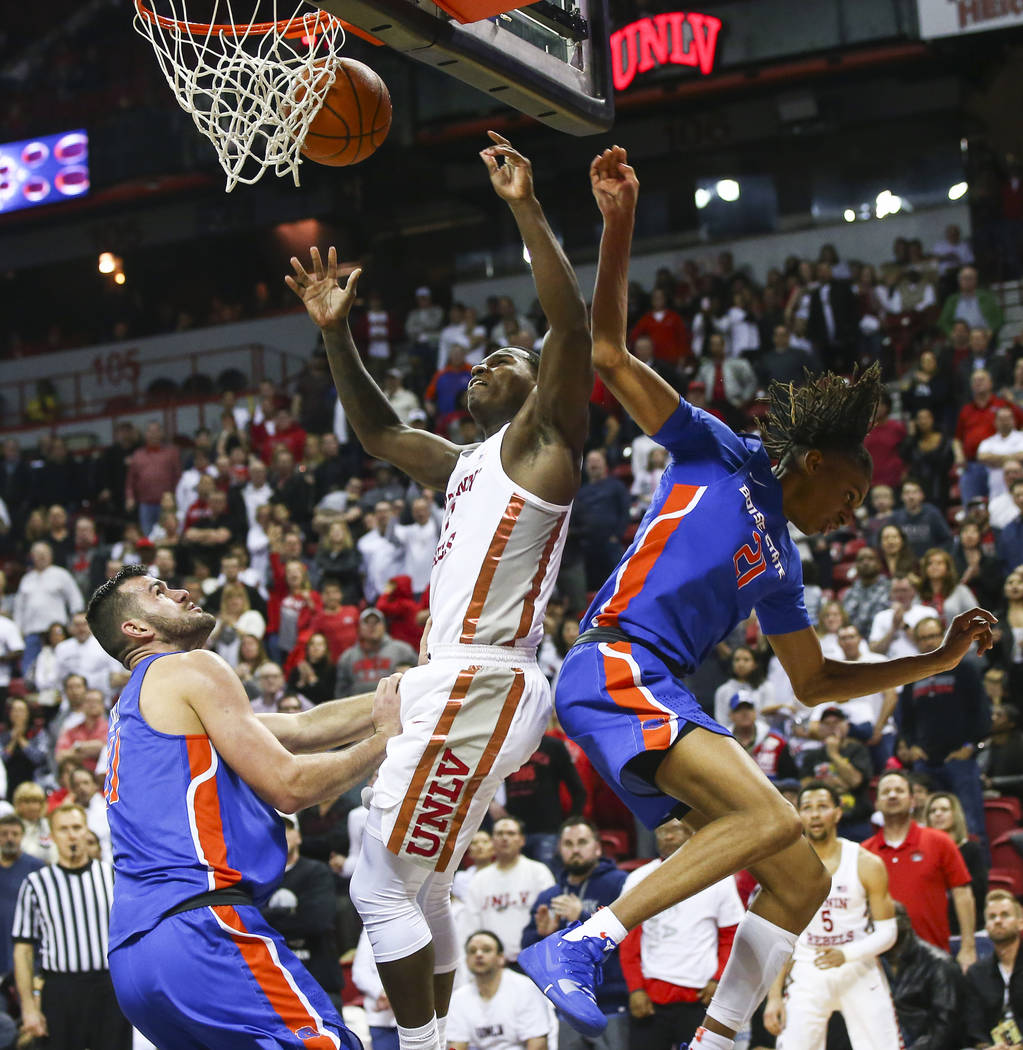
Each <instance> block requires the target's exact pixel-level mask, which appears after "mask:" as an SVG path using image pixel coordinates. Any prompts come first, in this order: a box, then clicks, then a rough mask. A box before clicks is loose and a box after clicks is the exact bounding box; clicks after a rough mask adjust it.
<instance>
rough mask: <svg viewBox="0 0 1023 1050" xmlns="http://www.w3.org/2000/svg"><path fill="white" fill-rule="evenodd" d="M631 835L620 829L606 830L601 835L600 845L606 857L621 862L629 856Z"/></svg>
mask: <svg viewBox="0 0 1023 1050" xmlns="http://www.w3.org/2000/svg"><path fill="white" fill-rule="evenodd" d="M629 838H630V836H629V833H628V832H627V831H624V830H622V829H620V828H615V829H605V830H604V831H601V833H600V844H601V846H603V847H604V855H605V856H606V857H611V858H612V859H613V860H621V859H622V858H624V857H627V856H628V855H629Z"/></svg>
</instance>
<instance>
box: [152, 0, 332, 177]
mask: <svg viewBox="0 0 1023 1050" xmlns="http://www.w3.org/2000/svg"><path fill="white" fill-rule="evenodd" d="M134 2H135V29H136V30H137V31H138V32H139V33H140V34H141V35H142V36H144V37H145V38H146V39H147V40H148V41H149V42H150V43H151V44H152V45H153V50H154V51H155V52H156V60H157V62H159V64H160V69H161V71H162V72H163V75H164V77H165V78H166V80H167V83H168V84H169V85H170V88H171V90H172V91H173V92H174V97H175V98H176V99H177V100H178V105H180V106H181V108H182V109H183V110H184V111H185V112H186V113H187V114H189V116H191V118H192V120H193V121H194V122H195V126H196V127H197V128H198V129H199V130H200V131H201V132H202V133H203V134H204V135H205V136H206V137H207V138H208V139H209V140H210V142H212V143H213V147H214V149H216V151H217V158H218V160H219V161H220V166H221V167H222V168H223V169H224V171H225V172H226V173H227V191H228V192H230V191H231V190H232V189H234V187H235V186H236V185H237V184H238V183H239V182H242V183H245V184H246V185H252V183H255V182H258V181H259V180H260V179H261V178H262V177H263V175H264V174H265V173H266V172H267V171H268V170H270V169H273V171H274V173H275V174H276V175H278V176H284V175H287V174H289V173H290V174H291V176H292V178H294V180H295V185H296V186H297V185H298V184H299V177H298V166H299V164H300V163H301V161H302V158H301V155H300V153H299V150H300V149H301V147H302V143H303V142H304V140H305V137H306V132H307V131H308V130H309V124H310V122H311V121H312V119H313V117H315V116H316V113H317V111H318V110H319V108H320V106H321V104H322V103H323V100H324V98H325V97H326V94H327V92H328V91H329V90H330V86H331V84H332V83H333V80H334V74H335V72H336V71H337V67H338V61H339V58H340V51H341V48H342V47H343V45H344V41H345V31H344V27H343V26H342V24H341V22H340V21H339V20H338V19H336V18H334V17H332V16H331V15H328V14H326V13H325V12H323V11H321V10H319V9H315V8H312V7H311V6H310V5H309V4H307V3H305V2H304V0H280V3H281V5H282V7H283V5H284V4H289V6H290V3H297V6H296V7H295V9H294V11H292V13H291V14H290V15H286V16H285V17H278V15H279V12H278V0H269V6H270V8H271V9H270V11H269V12H268V13H269V14H270V16H271V17H270V20H268V21H256V20H255V17H254V16H255V14H256V13H257V12H258V11H259V7H260V3H259V0H257V2H256V3H254V4H253V3H251V0H250V5H249V6H252V7H254V8H255V10H254V11H253V18H252V19H251V20H250V21H248V22H244V21H242V22H238V21H236V20H235V18H234V13H233V11H232V9H231V0H212V5H213V10H212V14H211V16H210V21H209V22H193V21H189V20H188V12H187V10H186V2H187V0H159V6H160V7H162V8H164V9H166V11H167V12H168V13H167V14H162V13H159V12H158V11H157V10H154V8H156V7H157V6H158V0H150V3H151V6H149V7H147V6H146V3H145V2H144V0H134ZM264 3H265V0H264ZM222 13H223V16H224V17H223V20H219V19H220V16H221V14H222Z"/></svg>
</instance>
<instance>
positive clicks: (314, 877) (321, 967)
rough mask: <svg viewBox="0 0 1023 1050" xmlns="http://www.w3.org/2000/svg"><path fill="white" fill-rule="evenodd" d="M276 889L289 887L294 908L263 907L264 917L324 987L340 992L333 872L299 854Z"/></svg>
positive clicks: (341, 978)
mask: <svg viewBox="0 0 1023 1050" xmlns="http://www.w3.org/2000/svg"><path fill="white" fill-rule="evenodd" d="M279 889H283V890H290V891H291V892H292V893H293V894H294V895H295V897H296V898H297V900H298V904H297V906H296V907H295V908H281V907H277V908H274V907H271V906H270V904H273V903H274V898H273V897H271V898H270V904H268V905H267V907H265V908H264V909H263V917H264V918H265V919H266V921H267V922H268V923H269V924H270V925H271V926H272V927H273V928H274V929H275V930H276V931H277V932H278V933H279V934H280V935H281V936H282V937H283V938H284V940H285V942H286V943H287V945H288V947H289V948H290V949H291V950H292V951H293V952H294V953H295V954H296V955H297V956H298V958H299V959H301V960H302V962H303V963H304V964H305V967H306V969H307V970H308V971H309V973H310V974H312V977H313V979H314V980H315V981H316V983H317V984H319V986H320V987H321V988H322V989H323V990H324V991H325V992H330V993H333V994H335V995H337V994H339V993H340V991H341V988H342V987H343V986H344V983H345V979H344V975H343V974H342V972H341V964H340V963H339V962H338V951H337V940H336V938H335V936H334V920H335V915H336V909H337V901H336V898H335V895H334V876H333V875H332V874H331V871H330V868H328V867H327V865H326V864H324V863H323V862H322V861H318V860H310V859H309V858H308V857H299V858H298V860H297V862H296V863H295V866H294V867H293V868H289V869H288V870H287V871H286V872H285V873H284V878H283V879H281V885H280V887H279Z"/></svg>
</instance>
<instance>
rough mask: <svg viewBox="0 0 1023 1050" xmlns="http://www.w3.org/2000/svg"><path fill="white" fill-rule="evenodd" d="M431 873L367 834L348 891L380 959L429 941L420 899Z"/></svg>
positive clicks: (401, 954)
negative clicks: (400, 856) (397, 855)
mask: <svg viewBox="0 0 1023 1050" xmlns="http://www.w3.org/2000/svg"><path fill="white" fill-rule="evenodd" d="M429 874H430V872H429V870H428V869H427V868H423V867H420V866H419V865H418V864H413V863H412V862H411V861H403V860H400V859H399V858H398V857H396V856H395V855H394V854H393V853H391V852H390V850H388V848H387V847H386V846H385V845H384V844H383V843H382V842H381V841H380V839H378V838H376V837H375V836H373V835H366V836H364V838H363V840H362V852H361V853H360V855H359V860H358V862H357V863H356V865H355V872H354V874H353V875H352V881H351V884H350V886H349V891H348V892H349V895H350V897H351V899H352V903H353V904H354V905H355V908H356V911H358V913H359V916H360V918H361V919H362V922H363V925H364V926H365V927H366V935H367V936H368V937H369V940H370V944H372V946H373V956H374V958H375V959H376V961H377V962H378V963H387V962H394V961H395V960H396V959H404V958H406V957H407V956H409V955H413V954H415V952H417V951H419V950H420V948H424V947H425V946H426V945H427V944H429V943H430V940H431V932H430V926H429V924H428V923H427V921H426V917H425V916H424V914H423V910H422V908H421V907H420V905H419V903H418V902H417V900H416V898H417V895H418V894H419V891H420V889H421V888H422V885H423V883H424V882H425V881H426V878H427V876H428V875H429Z"/></svg>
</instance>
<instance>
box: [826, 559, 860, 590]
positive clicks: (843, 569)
mask: <svg viewBox="0 0 1023 1050" xmlns="http://www.w3.org/2000/svg"><path fill="white" fill-rule="evenodd" d="M855 565H856V563H855V562H852V561H843V562H840V563H839V564H838V565H836V566H835V567H834V568H833V569H832V570H831V582H832V583H833V584H834V586H835V589H836V590H841V589H842V588H843V587H848V586H849V573H850V572H852V570H853V568H854V567H855Z"/></svg>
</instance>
